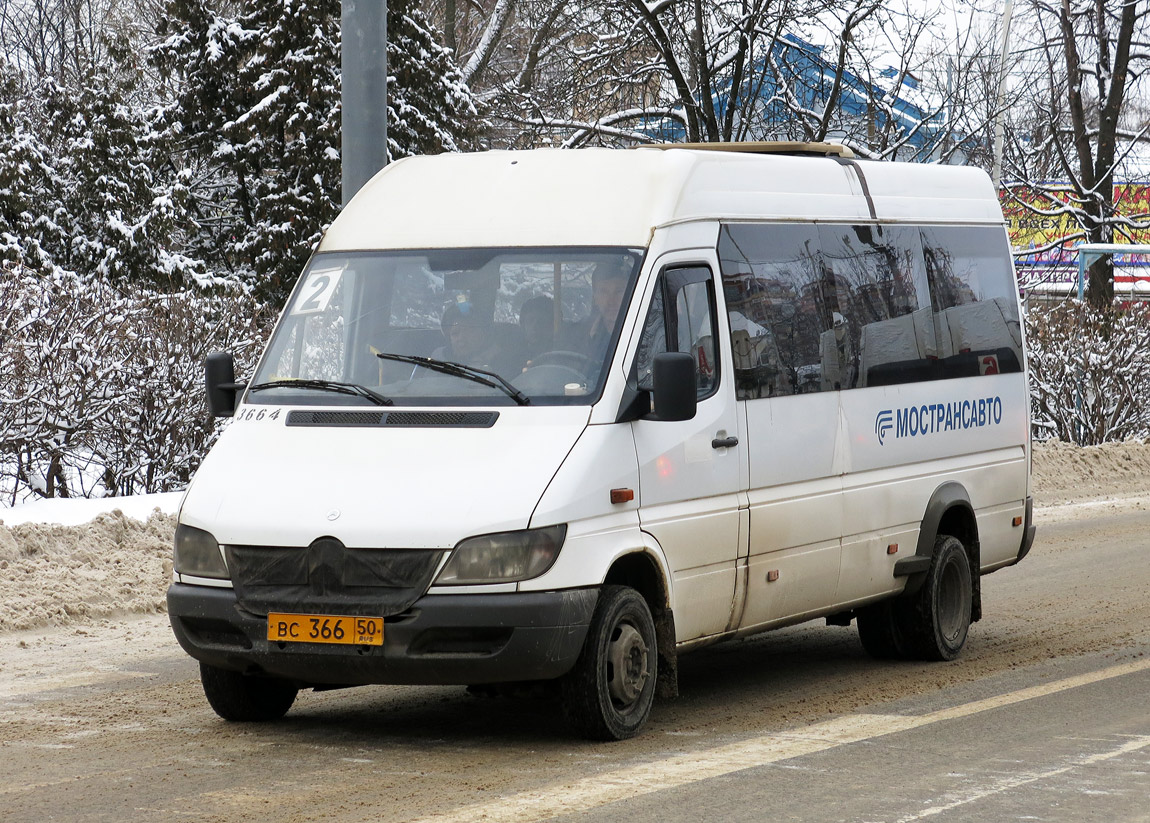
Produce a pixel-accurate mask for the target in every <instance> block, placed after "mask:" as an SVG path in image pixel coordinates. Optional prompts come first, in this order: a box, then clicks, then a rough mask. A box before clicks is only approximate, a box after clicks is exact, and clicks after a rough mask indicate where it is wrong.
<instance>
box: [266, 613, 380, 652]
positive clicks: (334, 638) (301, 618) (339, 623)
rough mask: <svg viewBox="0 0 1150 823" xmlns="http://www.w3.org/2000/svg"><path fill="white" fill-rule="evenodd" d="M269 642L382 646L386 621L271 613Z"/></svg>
mask: <svg viewBox="0 0 1150 823" xmlns="http://www.w3.org/2000/svg"><path fill="white" fill-rule="evenodd" d="M268 640H274V641H276V642H279V643H343V644H346V645H349V646H382V645H383V618H382V617H351V616H348V615H335V614H280V613H278V612H272V613H271V614H269V615H268Z"/></svg>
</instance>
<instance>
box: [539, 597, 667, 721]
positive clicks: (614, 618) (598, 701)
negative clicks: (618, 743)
mask: <svg viewBox="0 0 1150 823" xmlns="http://www.w3.org/2000/svg"><path fill="white" fill-rule="evenodd" d="M658 657H659V655H658V648H657V645H656V639H655V621H654V620H652V619H651V610H650V609H649V608H648V607H647V602H646V601H645V600H644V599H643V597H642V596H641V595H640V594H639V593H638V592H637V591H635V590H634V589H632V588H629V587H627V586H604V587H603V588H602V590H601V591H600V592H599V602H598V603H597V604H596V606H595V613H594V614H593V615H592V617H591V625H590V626H589V627H588V629H587V639H586V640H584V641H583V650H582V651H581V652H580V653H579V659H578V660H576V661H575V667H574V668H573V669H572V670H571V671H570V672H568V673H567V675H566V676H564V678H563V680H562V684H561V686H562V700H563V711H564V713H565V714H566V715H567V720H568V722H569V723H570V724H571V726H572V727H573V728H574V729H575V731H577V732H578V733H579V734H581V735H583V736H584V737H587V738H590V739H591V740H624V739H626V738H628V737H633V736H634V735H635V734H637V733H638V731H639V730H640V729H641V728H642V727H643V724H644V723H646V722H647V716H648V715H649V714H650V713H651V704H652V703H654V701H655V681H656V679H657V677H658V673H659V672H658Z"/></svg>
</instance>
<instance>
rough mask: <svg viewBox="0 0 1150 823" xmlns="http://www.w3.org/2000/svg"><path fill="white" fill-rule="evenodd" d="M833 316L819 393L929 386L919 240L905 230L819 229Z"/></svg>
mask: <svg viewBox="0 0 1150 823" xmlns="http://www.w3.org/2000/svg"><path fill="white" fill-rule="evenodd" d="M819 239H820V241H821V244H822V253H823V264H824V266H825V268H826V270H827V274H826V279H827V280H828V281H829V282H832V283H833V284H834V288H835V291H836V294H837V305H838V311H837V312H836V313H835V315H834V316H833V318H832V320H833V322H832V329H833V334H832V333H826V334H824V336H823V339H822V341H821V346H820V355H821V357H820V360H821V364H822V375H823V382H824V383H825V384H826V386H825V387H826V388H835V387H837V388H843V389H851V388H859V387H863V386H874V385H889V384H893V383H907V382H912V381H917V380H929V379H932V377H933V376H934V375H933V371H934V365H935V364H934V362H933V360H934V358H935V357H936V356H937V349H936V346H935V334H934V323H933V319H932V316H931V309H930V298H929V291H928V289H927V280H926V272H925V269H924V266H923V257H922V248H921V245H920V242H919V232H918V229H917V228H915V227H909V226H881V225H857V226H844V225H833V224H823V225H820V226H819Z"/></svg>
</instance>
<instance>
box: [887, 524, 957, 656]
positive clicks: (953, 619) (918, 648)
mask: <svg viewBox="0 0 1150 823" xmlns="http://www.w3.org/2000/svg"><path fill="white" fill-rule="evenodd" d="M972 593H973V582H972V579H971V569H970V559H969V558H968V557H967V554H966V549H965V548H964V547H963V545H962V541H961V540H959V539H958V538H957V537H951V536H950V535H946V534H940V535H939V536H938V537H937V538H935V541H934V556H933V557H932V558H931V562H930V569H929V570H927V573H926V580H925V581H923V584H922V588H921V589H919V591H918V593H917V594H916V595H915V596H914V597H913V598H912V599H911V600H910V601H908V602H907V603H905V604H899V606H900V608H899V612H900V614H899V619H898V632H899V636H900V638H901V641H902V643H903V646H904V651H905V652H906V656H907V657H912V658H915V659H918V660H953V659H954V658H956V657H958V655H959V653H960V652H961V651H962V647H963V646H964V645H966V636H967V634H968V633H969V631H970V614H971V605H972V602H973V601H972Z"/></svg>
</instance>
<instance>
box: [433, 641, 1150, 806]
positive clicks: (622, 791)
mask: <svg viewBox="0 0 1150 823" xmlns="http://www.w3.org/2000/svg"><path fill="white" fill-rule="evenodd" d="M1147 669H1150V660H1139V661H1134V662H1131V663H1124V664H1121V665H1118V666H1111V667H1109V668H1106V669H1102V670H1100V671H1096V672H1090V673H1088V674H1083V675H1077V676H1075V677H1068V678H1065V679H1063V680H1056V681H1054V682H1051V683H1046V684H1043V685H1041V686H1031V687H1029V688H1025V689H1020V690H1018V691H1016V692H1009V693H1007V694H1003V695H997V696H995V697H990V698H986V699H984V700H976V701H974V702H971V703H966V704H963V705H961V706H954V707H952V708H949V709H942V710H939V711H936V712H930V713H929V714H924V715H880V714H854V715H845V716H843V717H838V718H835V719H833V720H828V721H826V722H823V723H816V724H814V725H811V726H805V727H803V728H800V729H794V730H791V731H787V732H779V733H776V734H769V735H764V736H762V737H756V738H752V739H750V740H744V741H741V742H738V743H731V744H729V745H726V746H719V747H717V748H714V749H708V750H705V751H699V752H687V753H684V754H676V755H671V756H669V757H664V758H661V759H659V760H653V761H650V762H647V763H637V764H633V765H628V766H625V767H623V768H620V769H616V770H614V771H611V772H606V773H604V774H598V775H592V776H590V777H585V778H582V779H580V780H574V781H569V782H564V783H559V784H555V785H550V786H546V787H544V788H542V789H538V790H533V791H524V792H518V793H516V794H512V795H508V796H506V797H502V798H499V799H498V800H493V801H490V802H487V803H480V804H476V805H471V806H464V807H461V808H457V809H453V810H451V811H447V812H444V813H442V814H435V815H430V816H428V817H422V818H419V820H417V821H413V823H472V821H484V823H502V822H503V821H508V823H531V822H532V821H540V820H547V819H549V818H552V817H558V816H560V815H564V814H572V813H575V812H582V811H587V810H589V809H594V808H598V807H600V806H605V805H607V804H608V803H614V802H616V801H619V800H626V799H628V798H631V797H637V796H640V795H646V794H652V793H654V792H660V791H664V790H666V789H673V788H676V787H679V786H684V785H688V784H690V783H697V782H699V781H701V780H707V779H709V778H712V777H720V776H722V775H726V774H732V773H734V772H739V771H743V770H745V769H751V768H755V767H758V766H766V765H769V764H771V763H778V762H780V761H784V760H790V759H793V758H796V757H802V756H803V755H808V754H815V753H817V752H822V751H826V750H828V749H834V748H837V747H839V746H844V745H846V744H848V743H859V742H861V741H864V740H872V739H874V738H877V737H884V736H886V735H889V734H895V733H897V732H903V731H908V730H910V729H916V728H920V727H922V726H929V725H931V724H934V723H939V722H942V721H944V720H953V719H956V718H960V717H968V716H970V715H973V714H978V713H980V712H985V711H990V710H992V709H997V708H1001V707H1003V706H1009V705H1012V704H1014V703H1020V702H1022V701H1024V700H1033V699H1035V698H1037V697H1045V696H1047V695H1051V694H1056V693H1058V692H1063V691H1067V690H1069V689H1075V688H1079V687H1081V686H1086V685H1089V684H1091V683H1097V682H1100V681H1102V680H1109V679H1111V678H1114V677H1121V676H1123V675H1126V674H1133V673H1135V672H1140V671H1145V670H1147ZM1147 745H1150V738H1145V739H1144V738H1136V739H1135V740H1133V741H1131V742H1130V743H1129V744H1126V746H1124V747H1123V748H1122V749H1119V750H1118V751H1116V752H1107V753H1105V754H1104V755H1092V756H1091V758H1094V760H1092V759H1091V758H1085V759H1084V760H1083V761H1082V763H1080V764H1077V765H1087V764H1088V763H1089V762H1097V761H1098V760H1105V759H1109V758H1110V757H1117V756H1118V755H1120V754H1124V753H1125V752H1126V751H1134V750H1136V749H1139V748H1143V747H1145V746H1147ZM1066 768H1072V767H1066ZM1055 773H1057V772H1054V773H1052V774H1055ZM1042 776H1045V775H1040V776H1037V777H1033V779H1034V780H1038V779H1041V777H1042ZM1020 779H1021V778H1020ZM1028 779H1029V778H1028ZM1019 785H1022V784H1019ZM1007 788H1010V787H1009V786H1005V787H1003V788H1002V789H1001V790H1002V791H1005V790H1006V789H1007ZM974 799H977V798H974ZM963 802H970V801H968V800H964V801H963ZM927 811H930V810H927ZM940 811H945V809H943V808H941V807H940ZM934 813H937V812H933V813H932V814H934ZM920 814H921V815H923V816H926V812H922V813H920ZM912 819H917V818H908V820H912Z"/></svg>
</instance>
